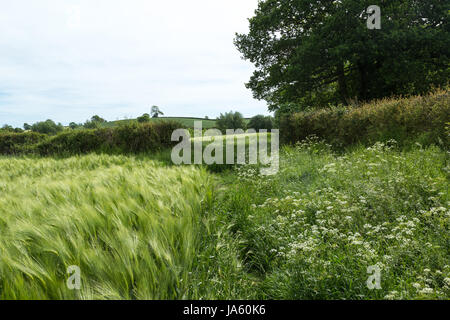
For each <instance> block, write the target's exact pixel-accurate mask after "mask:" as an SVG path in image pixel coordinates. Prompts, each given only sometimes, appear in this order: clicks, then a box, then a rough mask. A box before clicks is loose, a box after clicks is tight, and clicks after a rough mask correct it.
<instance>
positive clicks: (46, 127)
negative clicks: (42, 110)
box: [31, 119, 64, 134]
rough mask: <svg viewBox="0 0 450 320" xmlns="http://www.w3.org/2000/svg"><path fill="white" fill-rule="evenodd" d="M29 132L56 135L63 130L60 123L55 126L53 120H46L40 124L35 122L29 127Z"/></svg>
mask: <svg viewBox="0 0 450 320" xmlns="http://www.w3.org/2000/svg"><path fill="white" fill-rule="evenodd" d="M31 130H32V131H34V132H39V133H44V134H56V133H58V132H61V131H63V130H64V127H63V125H62V124H61V123H58V124H56V123H55V122H54V121H53V120H50V119H48V120H46V121H42V122H36V123H35V124H33V125H32V126H31Z"/></svg>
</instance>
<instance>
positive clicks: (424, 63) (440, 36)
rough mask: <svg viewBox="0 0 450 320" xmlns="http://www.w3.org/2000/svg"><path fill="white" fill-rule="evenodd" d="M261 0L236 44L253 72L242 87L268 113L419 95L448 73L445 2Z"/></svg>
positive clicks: (449, 48) (445, 79)
mask: <svg viewBox="0 0 450 320" xmlns="http://www.w3.org/2000/svg"><path fill="white" fill-rule="evenodd" d="M378 3H379V6H380V8H381V29H380V30H369V28H368V27H367V19H368V17H369V16H370V14H368V13H367V8H368V7H369V6H370V5H372V4H373V1H369V0H340V1H331V0H316V1H311V0H283V1H279V0H262V1H260V2H259V5H258V9H257V10H256V11H255V16H254V17H252V18H251V19H249V22H250V31H249V33H248V34H237V35H236V39H235V44H236V46H237V48H238V49H239V51H240V52H241V53H242V55H243V58H244V59H246V60H249V61H251V62H252V63H253V64H254V65H255V67H256V70H255V71H254V73H253V76H252V77H251V79H250V81H249V82H248V84H247V87H248V88H250V89H251V90H252V91H253V94H254V97H255V98H257V99H264V100H266V101H267V102H268V104H269V109H270V110H276V109H278V107H279V106H280V105H282V104H286V103H296V104H297V105H300V106H302V107H306V106H315V107H320V106H326V105H328V104H329V103H333V104H336V103H343V104H350V103H351V102H353V101H366V100H370V99H377V98H382V97H385V96H391V95H407V94H419V93H424V92H426V91H428V90H429V89H430V88H431V87H432V86H439V85H446V84H447V83H448V79H449V76H450V63H449V60H450V32H449V28H450V26H449V12H450V11H449V10H450V2H449V1H444V0H395V1H392V0H389V1H387V0H384V1H383V0H380V1H378Z"/></svg>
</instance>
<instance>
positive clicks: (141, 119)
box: [137, 113, 150, 123]
mask: <svg viewBox="0 0 450 320" xmlns="http://www.w3.org/2000/svg"><path fill="white" fill-rule="evenodd" d="M137 121H138V122H139V123H144V122H150V115H149V114H148V113H144V114H143V115H142V116H140V117H138V118H137Z"/></svg>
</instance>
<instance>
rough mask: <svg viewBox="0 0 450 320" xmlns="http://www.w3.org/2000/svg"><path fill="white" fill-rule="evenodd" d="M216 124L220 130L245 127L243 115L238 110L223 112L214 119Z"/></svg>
mask: <svg viewBox="0 0 450 320" xmlns="http://www.w3.org/2000/svg"><path fill="white" fill-rule="evenodd" d="M216 126H217V128H218V129H219V130H221V131H222V132H225V130H226V129H245V128H246V127H247V125H246V123H245V120H244V117H243V116H242V114H241V113H240V112H233V111H230V112H225V114H222V113H221V114H220V116H219V118H218V119H217V120H216Z"/></svg>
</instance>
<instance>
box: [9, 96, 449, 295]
mask: <svg viewBox="0 0 450 320" xmlns="http://www.w3.org/2000/svg"><path fill="white" fill-rule="evenodd" d="M446 101H448V94H447V93H440V94H434V95H431V96H430V97H429V98H426V97H425V98H421V97H415V98H412V99H411V101H410V100H407V99H403V98H402V99H400V100H398V101H397V100H392V99H390V100H386V101H385V102H384V104H383V103H381V102H377V103H374V104H373V105H367V106H363V107H362V108H361V109H357V108H352V109H349V110H347V111H346V112H347V113H346V114H347V115H346V116H345V117H347V118H348V119H347V118H345V117H343V118H333V117H330V119H332V120H330V121H331V122H330V123H333V121H335V120H336V119H338V120H336V121H338V122H336V123H337V125H336V126H334V127H333V126H332V125H331V126H330V125H325V122H324V121H328V120H327V119H329V118H328V117H324V116H323V115H324V114H325V113H327V112H328V113H329V114H334V113H336V112H337V111H336V110H333V109H331V110H328V111H319V112H317V113H302V114H297V115H294V116H293V117H292V118H291V119H290V120H289V126H294V127H295V123H296V122H298V123H305V121H306V120H308V119H309V120H311V121H312V122H311V123H309V125H310V126H311V128H312V129H311V131H314V130H316V132H317V134H318V135H320V137H318V136H316V135H309V136H306V137H304V135H305V132H303V131H302V130H300V129H301V128H300V127H295V128H297V129H296V130H297V131H293V130H292V131H289V126H287V127H282V128H281V133H282V135H283V130H284V132H285V133H284V134H285V138H286V133H288V134H289V135H288V138H289V139H291V140H292V141H291V143H285V144H284V145H282V147H281V149H280V162H279V165H280V168H279V171H278V172H277V173H276V174H275V175H271V176H266V175H262V174H261V166H260V165H225V164H224V165H220V164H212V165H182V166H175V165H173V163H172V161H171V148H170V146H171V145H172V144H173V143H172V142H169V138H170V135H171V132H172V130H173V129H174V128H178V124H177V123H171V122H167V123H166V122H161V123H158V124H154V123H150V124H143V125H138V124H129V125H126V126H119V127H116V128H102V129H96V130H73V132H72V131H70V132H63V133H61V134H59V135H55V136H53V137H46V136H43V135H37V134H34V133H23V134H3V135H2V136H0V137H1V139H0V147H1V152H0V153H2V154H3V156H0V299H194V300H195V299H444V300H448V299H450V192H449V180H450V152H449V149H448V137H449V136H450V123H449V121H448V120H449V119H448V108H449V104H448V103H447V102H446ZM402 105H403V106H407V107H406V109H405V110H406V111H408V112H406V111H405V112H404V113H403V114H402V115H401V116H398V117H397V118H396V119H393V120H392V121H391V123H390V125H389V126H390V127H392V128H396V130H393V131H390V130H387V129H386V128H387V127H386V126H385V125H383V124H384V121H382V120H377V119H378V118H377V119H375V120H370V121H371V124H370V126H371V127H370V130H365V128H366V127H362V126H361V123H360V121H359V120H358V119H361V114H364V117H366V116H367V115H366V114H372V115H377V114H378V115H380V116H379V118H380V119H385V118H386V117H388V115H386V114H385V113H386V112H385V111H386V110H390V111H392V110H394V111H392V112H394V113H396V111H395V110H397V109H398V107H399V106H402ZM391 107H392V108H393V109H392V108H391ZM430 110H431V111H430ZM388 113H389V112H388ZM423 114H428V115H429V117H428V118H427V123H424V122H420V121H419V120H418V119H419V118H420V115H423ZM364 117H363V118H364ZM366 118H367V119H369V118H370V119H372V118H371V117H368V116H367V117H366ZM333 119H335V120H333ZM342 119H344V120H345V119H347V120H345V121H344V120H342ZM349 119H350V120H349ZM433 119H434V120H433ZM330 123H329V124H330ZM352 124H353V125H352ZM339 126H340V127H341V128H340V129H339V128H338V127H339ZM347 126H351V130H354V137H360V141H353V142H352V141H350V142H351V143H344V142H345V141H346V140H345V139H344V138H345V137H346V135H344V134H342V132H345V130H344V129H343V128H345V127H347ZM402 126H403V127H402ZM411 127H417V129H414V130H412V129H411ZM314 128H315V129H314ZM327 128H330V129H327ZM336 128H338V129H339V130H344V131H339V130H338V131H339V132H341V133H339V132H338V131H336V130H337V129H336ZM333 130H334V131H333ZM241 137H242V136H239V135H238V136H235V137H234V139H233V140H235V142H237V141H241V140H242V139H241ZM333 137H340V138H339V139H338V140H339V141H340V142H339V143H336V144H331V143H332V141H331V140H333ZM392 137H398V139H393V138H392ZM358 139H359V138H358ZM373 139H375V141H372V140H373ZM210 140H211V139H210V138H205V139H203V147H205V146H206V145H208V144H209V143H210ZM268 140H269V141H270V140H271V139H268ZM192 143H195V141H193V142H192ZM247 156H248V154H247ZM71 266H77V267H79V269H80V271H81V287H80V290H72V289H71V288H69V287H68V286H67V280H68V278H69V276H70V274H68V268H69V267H71ZM373 270H379V280H380V281H379V283H378V284H377V286H376V287H375V288H374V287H371V286H370V285H368V280H370V279H371V278H370V277H371V276H372V275H373Z"/></svg>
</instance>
